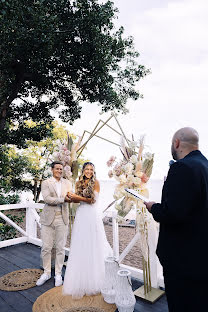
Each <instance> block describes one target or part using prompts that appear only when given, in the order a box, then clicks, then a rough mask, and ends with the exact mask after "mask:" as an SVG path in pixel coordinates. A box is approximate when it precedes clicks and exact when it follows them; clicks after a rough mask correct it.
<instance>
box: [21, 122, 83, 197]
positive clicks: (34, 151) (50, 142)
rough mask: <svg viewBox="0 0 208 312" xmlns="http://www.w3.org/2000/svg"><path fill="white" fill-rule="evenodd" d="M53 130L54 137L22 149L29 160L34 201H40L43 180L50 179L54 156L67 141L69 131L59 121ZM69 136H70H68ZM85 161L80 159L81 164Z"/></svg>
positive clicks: (72, 135) (32, 142)
mask: <svg viewBox="0 0 208 312" xmlns="http://www.w3.org/2000/svg"><path fill="white" fill-rule="evenodd" d="M27 125H28V126H29V127H30V128H34V127H35V126H36V124H35V123H34V122H32V121H28V122H27ZM52 125H53V130H52V136H51V137H48V138H46V139H43V140H41V141H39V142H38V141H32V140H29V141H27V146H28V147H27V148H25V149H22V155H23V156H24V157H26V159H27V160H28V164H30V165H29V166H28V168H27V171H28V174H29V177H28V178H29V180H30V181H32V183H30V189H31V191H32V192H33V195H34V201H38V200H39V195H40V191H41V183H42V180H44V179H46V178H48V176H49V175H50V174H51V170H50V164H51V162H52V161H53V160H54V157H55V156H53V154H55V152H56V151H57V150H59V149H60V145H61V144H63V143H64V142H66V141H67V133H68V131H67V129H66V127H65V126H64V125H61V124H59V123H58V122H57V121H53V122H52ZM68 135H69V134H68ZM70 137H71V138H73V139H76V135H74V134H73V133H71V134H70ZM82 162H83V160H82V159H80V163H82Z"/></svg>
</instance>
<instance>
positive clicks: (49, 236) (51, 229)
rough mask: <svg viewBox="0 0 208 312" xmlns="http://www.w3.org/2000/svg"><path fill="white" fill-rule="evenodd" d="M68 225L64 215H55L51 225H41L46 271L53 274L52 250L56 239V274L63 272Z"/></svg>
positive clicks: (42, 252)
mask: <svg viewBox="0 0 208 312" xmlns="http://www.w3.org/2000/svg"><path fill="white" fill-rule="evenodd" d="M67 231H68V225H66V224H65V223H64V222H63V218H62V215H57V216H55V218H54V220H53V222H52V223H51V224H50V225H43V224H42V226H41V238H42V242H43V245H42V250H41V255H42V259H43V268H44V273H46V274H51V250H52V248H53V244H54V241H55V244H56V260H55V275H58V274H60V275H61V272H62V267H63V264H64V257H65V250H64V247H65V245H66V240H67Z"/></svg>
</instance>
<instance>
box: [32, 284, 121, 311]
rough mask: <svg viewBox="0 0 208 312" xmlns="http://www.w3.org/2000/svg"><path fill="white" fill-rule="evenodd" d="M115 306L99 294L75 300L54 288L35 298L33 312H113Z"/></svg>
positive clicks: (60, 288) (58, 288) (59, 288)
mask: <svg viewBox="0 0 208 312" xmlns="http://www.w3.org/2000/svg"><path fill="white" fill-rule="evenodd" d="M115 310H116V306H115V305H114V304H108V303H106V302H105V301H104V300H103V297H102V295H101V294H99V295H95V296H84V297H83V298H81V299H78V300H75V299H72V297H71V296H63V295H62V286H61V287H54V288H52V289H50V290H48V291H47V292H45V293H44V294H42V295H41V296H40V297H38V298H37V300H36V301H35V303H34V305H33V312H43V311H44V312H114V311H115Z"/></svg>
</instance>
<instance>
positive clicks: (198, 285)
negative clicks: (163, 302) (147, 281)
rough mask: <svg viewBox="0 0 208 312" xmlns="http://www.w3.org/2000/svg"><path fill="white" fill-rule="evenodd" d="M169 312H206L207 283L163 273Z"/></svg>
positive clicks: (207, 305) (207, 302)
mask: <svg viewBox="0 0 208 312" xmlns="http://www.w3.org/2000/svg"><path fill="white" fill-rule="evenodd" d="M164 282H165V292H166V296H167V301H168V308H169V312H204V311H208V281H206V280H202V281H200V280H195V279H191V278H184V277H182V278H181V277H178V276H174V275H170V274H165V273H164Z"/></svg>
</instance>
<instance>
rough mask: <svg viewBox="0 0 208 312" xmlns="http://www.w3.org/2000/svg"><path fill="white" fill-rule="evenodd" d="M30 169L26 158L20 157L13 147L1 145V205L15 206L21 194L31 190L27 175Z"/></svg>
mask: <svg viewBox="0 0 208 312" xmlns="http://www.w3.org/2000/svg"><path fill="white" fill-rule="evenodd" d="M28 168H29V164H28V160H27V158H26V157H24V156H22V155H19V154H18V153H17V152H16V150H15V149H14V148H13V147H8V146H6V145H0V204H1V205H3V204H15V203H17V202H18V201H19V192H20V191H22V190H28V189H29V183H28V182H27V181H25V174H26V173H27V170H28Z"/></svg>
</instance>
